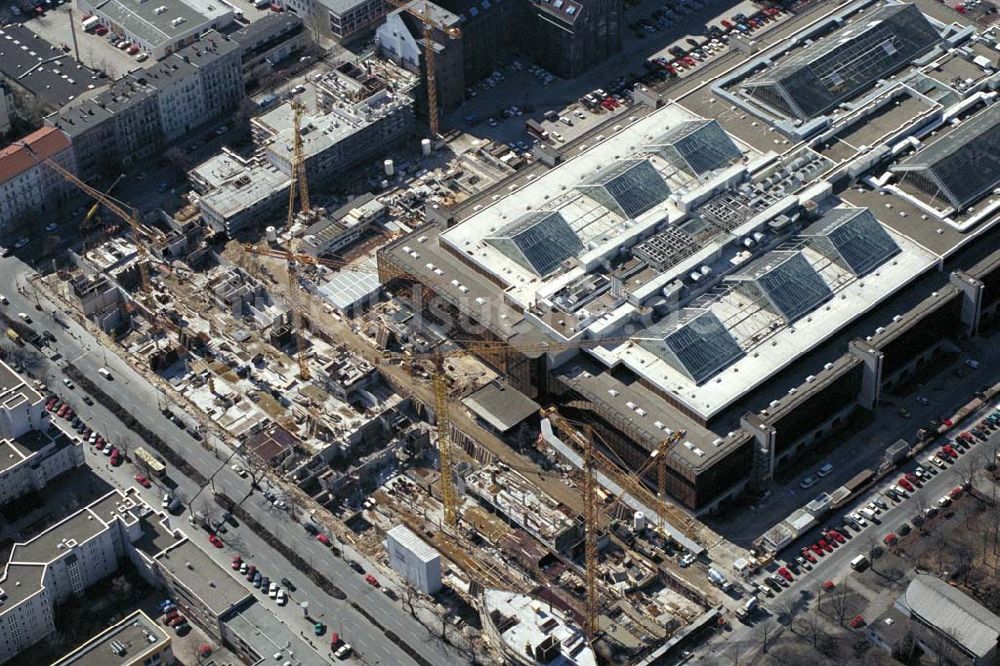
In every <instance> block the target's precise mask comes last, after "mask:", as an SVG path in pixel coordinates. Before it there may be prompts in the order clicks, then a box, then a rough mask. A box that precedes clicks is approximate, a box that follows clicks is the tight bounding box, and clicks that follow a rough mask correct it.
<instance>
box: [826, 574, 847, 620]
mask: <svg viewBox="0 0 1000 666" xmlns="http://www.w3.org/2000/svg"><path fill="white" fill-rule="evenodd" d="M830 606H831V608H832V610H833V617H834V618H835V619H836V620H837V624H840V625H843V624H844V621H845V620H846V619H847V615H848V613H849V612H850V606H851V587H850V584H849V583H847V582H846V581H845V582H844V584H843V585H842V586H841V587H839V588H838V589H837V590H836V591H835V592H834V593H833V594H832V595H830Z"/></svg>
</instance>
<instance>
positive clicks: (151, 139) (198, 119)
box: [46, 31, 244, 180]
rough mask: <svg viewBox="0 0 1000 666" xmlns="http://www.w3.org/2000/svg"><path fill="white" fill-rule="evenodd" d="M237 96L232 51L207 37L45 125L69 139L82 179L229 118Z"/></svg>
mask: <svg viewBox="0 0 1000 666" xmlns="http://www.w3.org/2000/svg"><path fill="white" fill-rule="evenodd" d="M243 96H244V87H243V69H242V62H241V48H240V45H239V44H238V43H237V42H234V41H232V40H230V39H228V38H226V37H223V36H222V35H220V34H218V33H216V32H214V31H213V32H209V33H206V34H204V35H202V36H201V38H200V39H199V40H198V41H197V42H195V43H193V44H190V45H188V46H186V47H184V48H181V49H179V50H178V51H177V52H175V53H173V54H172V55H170V56H169V57H167V58H165V59H164V60H163V61H162V62H160V63H157V64H156V65H154V66H153V67H151V68H149V69H138V70H136V71H134V72H131V73H129V74H127V75H126V76H124V77H123V78H121V79H119V80H118V81H115V82H114V83H113V84H112V85H111V86H110V87H109V89H108V90H106V91H104V92H102V93H100V94H98V95H96V96H95V97H93V98H92V99H85V100H81V101H79V102H78V103H75V104H73V105H71V106H68V107H66V108H65V109H63V110H62V111H60V112H58V113H55V114H53V115H51V116H49V117H47V118H46V123H47V124H48V125H50V126H51V127H55V128H58V129H60V130H62V132H63V133H65V134H66V136H68V137H69V139H70V142H71V143H72V146H73V155H74V158H75V160H76V164H77V168H78V171H79V173H78V175H79V176H80V177H81V178H83V179H84V180H87V179H89V178H93V177H95V176H100V175H102V174H106V173H109V172H112V171H114V170H115V169H117V168H119V167H120V166H128V165H129V164H132V163H137V162H140V161H142V160H144V159H148V158H149V157H150V156H152V155H155V154H157V153H159V152H160V151H161V150H162V148H163V146H164V144H165V143H168V142H170V141H173V140H175V139H177V138H179V137H181V136H183V135H184V134H185V133H187V132H189V131H191V130H193V129H194V128H196V127H198V126H200V125H203V124H204V123H206V122H209V121H210V120H212V119H214V118H217V117H218V116H220V115H223V114H225V113H229V112H232V110H233V109H235V108H236V107H237V106H238V105H239V103H240V102H241V101H242V100H243Z"/></svg>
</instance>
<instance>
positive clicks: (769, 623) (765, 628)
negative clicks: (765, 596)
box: [754, 617, 778, 654]
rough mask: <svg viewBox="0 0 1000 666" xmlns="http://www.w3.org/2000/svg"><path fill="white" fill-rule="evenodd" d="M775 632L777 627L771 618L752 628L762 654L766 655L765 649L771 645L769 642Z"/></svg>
mask: <svg viewBox="0 0 1000 666" xmlns="http://www.w3.org/2000/svg"><path fill="white" fill-rule="evenodd" d="M777 631H778V625H777V623H776V622H775V621H774V618H771V617H767V618H764V620H763V621H761V622H758V623H757V624H756V626H754V635H755V636H756V637H757V638H758V639H760V649H761V651H762V652H763V653H764V654H767V649H768V648H769V647H770V645H771V643H770V641H771V640H773V639H774V637H775V634H776V633H777Z"/></svg>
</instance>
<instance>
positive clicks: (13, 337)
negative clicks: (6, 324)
mask: <svg viewBox="0 0 1000 666" xmlns="http://www.w3.org/2000/svg"><path fill="white" fill-rule="evenodd" d="M7 337H8V338H9V339H10V341H11V342H13V343H14V344H15V345H23V344H24V343H23V342H21V336H20V335H18V334H17V331H15V330H14V329H12V328H8V329H7Z"/></svg>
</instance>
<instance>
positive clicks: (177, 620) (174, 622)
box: [167, 614, 187, 627]
mask: <svg viewBox="0 0 1000 666" xmlns="http://www.w3.org/2000/svg"><path fill="white" fill-rule="evenodd" d="M185 622H187V620H186V619H184V616H183V615H180V614H178V615H177V616H175V617H172V618H171V619H170V620H168V621H167V626H170V627H176V626H179V625H182V624H184V623H185Z"/></svg>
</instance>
